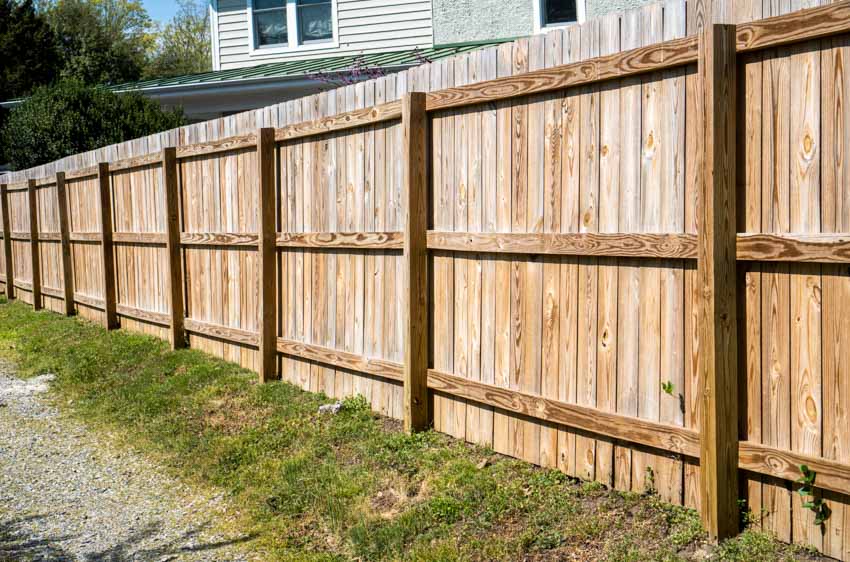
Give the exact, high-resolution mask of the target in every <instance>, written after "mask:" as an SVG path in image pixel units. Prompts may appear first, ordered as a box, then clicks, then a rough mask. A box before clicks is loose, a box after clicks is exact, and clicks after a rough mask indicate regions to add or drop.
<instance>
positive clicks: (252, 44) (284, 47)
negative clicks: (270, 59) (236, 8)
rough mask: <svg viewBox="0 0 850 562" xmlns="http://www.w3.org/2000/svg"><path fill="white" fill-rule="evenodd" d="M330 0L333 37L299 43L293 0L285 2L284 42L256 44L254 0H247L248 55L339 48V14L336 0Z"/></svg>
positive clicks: (296, 12) (260, 55) (255, 55)
mask: <svg viewBox="0 0 850 562" xmlns="http://www.w3.org/2000/svg"><path fill="white" fill-rule="evenodd" d="M330 2H331V23H332V25H333V39H330V40H327V41H309V42H306V43H300V42H299V37H298V10H297V7H296V1H295V0H287V2H286V32H287V42H286V44H277V45H263V46H260V45H257V37H256V32H255V29H254V26H255V24H254V0H248V7H247V10H246V12H247V16H248V56H249V57H263V56H266V55H280V54H284V55H285V54H290V53H291V54H295V53H305V52H311V51H325V50H329V49H338V48H339V16H338V12H337V0H330Z"/></svg>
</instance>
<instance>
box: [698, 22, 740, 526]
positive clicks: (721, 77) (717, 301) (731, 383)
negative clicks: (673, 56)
mask: <svg viewBox="0 0 850 562" xmlns="http://www.w3.org/2000/svg"><path fill="white" fill-rule="evenodd" d="M735 57H736V55H735V26H734V25H720V24H714V25H707V26H706V27H705V28H704V29H703V30H702V32H701V33H700V36H699V64H698V74H699V81H700V85H701V88H702V99H703V100H704V102H703V103H704V104H705V105H704V107H703V108H702V112H701V116H702V135H703V136H702V139H701V140H702V145H703V166H704V168H703V175H702V181H701V182H700V183H701V185H700V195H699V209H698V213H697V216H698V224H699V235H698V238H699V249H698V262H697V276H698V279H699V281H698V282H699V302H698V303H697V305H698V315H699V321H698V325H699V376H700V381H701V385H702V388H701V391H702V392H701V405H700V422H701V424H700V492H701V504H702V514H701V515H702V520H703V524H704V525H705V529H706V531H708V533H709V536H710V537H711V538H713V539H715V540H722V539H725V538H727V537H730V536H734V535H735V534H737V533H738V521H739V513H738V384H737V367H738V365H737V334H736V330H737V311H736V307H735V299H736V295H735V283H736V274H735V272H736V265H737V261H736V259H737V257H736V250H735V241H736V222H735V201H736V199H735V101H736V97H735V96H736V94H735V91H736V84H735V82H736V70H735V66H736V60H735ZM697 134H699V133H697Z"/></svg>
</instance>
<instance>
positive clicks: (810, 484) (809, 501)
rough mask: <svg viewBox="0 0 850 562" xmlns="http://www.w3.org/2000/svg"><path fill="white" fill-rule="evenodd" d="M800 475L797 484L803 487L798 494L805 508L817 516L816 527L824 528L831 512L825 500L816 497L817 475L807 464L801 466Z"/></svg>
mask: <svg viewBox="0 0 850 562" xmlns="http://www.w3.org/2000/svg"><path fill="white" fill-rule="evenodd" d="M800 473H801V474H802V476H801V477H800V478H798V479H797V483H798V484H801V486H800V488H799V489H798V490H797V493H798V494H800V497H801V498H802V499H803V507H804V508H805V509H808V510H811V511H812V512H813V513H814V514H815V525H817V526H822V525H823V524H824V523H825V522H826V520H827V519H829V516H830V510H829V507H827V505H826V504H825V503H824V501H823V498H820V497H816V496H815V492H814V486H815V478H817V473H816V472H815V471H814V470H812V469H810V468H809V467H808V466H807V465H805V464H801V465H800Z"/></svg>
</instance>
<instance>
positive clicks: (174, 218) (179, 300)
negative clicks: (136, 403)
mask: <svg viewBox="0 0 850 562" xmlns="http://www.w3.org/2000/svg"><path fill="white" fill-rule="evenodd" d="M162 185H163V188H164V189H165V206H166V225H165V228H166V250H167V252H168V298H169V301H170V303H171V304H170V307H171V308H170V310H171V325H170V331H171V349H181V348H183V347H186V331H185V329H184V327H183V321H184V319H185V313H184V310H183V264H182V260H181V259H180V194H179V192H178V189H179V186H178V184H177V149H176V148H174V147H173V146H172V147H168V148H164V149H162Z"/></svg>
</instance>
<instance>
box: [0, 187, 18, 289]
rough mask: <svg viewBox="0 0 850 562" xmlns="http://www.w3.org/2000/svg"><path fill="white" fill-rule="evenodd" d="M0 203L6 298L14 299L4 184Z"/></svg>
mask: <svg viewBox="0 0 850 562" xmlns="http://www.w3.org/2000/svg"><path fill="white" fill-rule="evenodd" d="M0 202H2V204H3V257H4V259H5V261H6V271H4V272H3V273H5V274H6V298H7V299H9V300H12V299H13V298H15V267H14V265H15V264H14V263H12V230H11V229H12V226H11V225H12V220H11V217H10V215H9V192H8V191H7V190H6V184H5V183H4V184H3V185H0Z"/></svg>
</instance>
